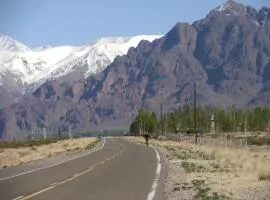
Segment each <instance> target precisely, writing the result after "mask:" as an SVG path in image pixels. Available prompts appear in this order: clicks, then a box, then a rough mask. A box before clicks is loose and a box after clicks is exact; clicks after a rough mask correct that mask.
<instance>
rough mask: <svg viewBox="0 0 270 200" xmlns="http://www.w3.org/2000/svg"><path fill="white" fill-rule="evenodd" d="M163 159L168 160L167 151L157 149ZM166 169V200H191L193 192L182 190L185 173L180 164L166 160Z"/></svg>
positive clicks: (168, 154)
mask: <svg viewBox="0 0 270 200" xmlns="http://www.w3.org/2000/svg"><path fill="white" fill-rule="evenodd" d="M158 149H159V152H161V153H162V154H163V155H165V156H164V157H166V158H168V156H170V153H169V151H168V150H167V149H165V148H162V147H159V148H158ZM166 164H167V167H168V176H167V178H166V180H165V188H164V192H165V197H166V200H192V199H193V196H194V192H193V190H183V189H182V186H183V185H184V184H185V183H186V172H185V170H184V169H183V168H182V166H181V164H179V163H173V162H170V161H169V160H168V159H166Z"/></svg>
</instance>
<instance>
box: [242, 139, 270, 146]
mask: <svg viewBox="0 0 270 200" xmlns="http://www.w3.org/2000/svg"><path fill="white" fill-rule="evenodd" d="M247 142H248V144H249V145H258V146H262V145H270V138H266V137H249V138H247Z"/></svg>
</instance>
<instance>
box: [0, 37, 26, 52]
mask: <svg viewBox="0 0 270 200" xmlns="http://www.w3.org/2000/svg"><path fill="white" fill-rule="evenodd" d="M0 51H11V52H27V51H30V49H29V48H28V47H27V46H25V45H24V44H22V43H20V42H18V41H16V40H13V39H12V38H10V37H8V36H5V35H1V34H0Z"/></svg>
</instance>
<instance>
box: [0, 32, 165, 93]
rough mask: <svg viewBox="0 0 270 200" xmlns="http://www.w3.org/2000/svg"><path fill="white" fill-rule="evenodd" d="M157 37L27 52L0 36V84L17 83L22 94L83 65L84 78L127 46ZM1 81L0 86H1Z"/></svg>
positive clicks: (47, 47)
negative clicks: (4, 80) (29, 88)
mask: <svg viewBox="0 0 270 200" xmlns="http://www.w3.org/2000/svg"><path fill="white" fill-rule="evenodd" d="M160 37H161V36H160V35H140V36H135V37H111V38H101V39H98V40H97V41H96V42H94V43H92V44H90V45H85V46H79V47H75V46H59V47H50V46H45V47H41V48H36V49H29V48H28V47H26V46H25V45H23V44H21V43H20V42H17V41H15V40H13V39H11V38H9V37H8V36H0V85H1V84H5V83H3V77H5V79H7V78H9V79H11V80H10V81H9V83H11V82H12V83H15V84H16V83H17V84H18V85H19V86H20V88H19V90H20V91H22V92H24V91H26V90H27V89H28V87H29V86H31V90H33V89H35V88H37V87H38V86H40V85H41V84H42V83H44V81H46V80H48V79H55V78H59V77H63V76H65V75H67V74H69V73H70V72H73V71H76V70H79V69H80V68H82V67H84V68H85V66H87V69H86V70H85V72H84V76H85V78H86V77H88V76H90V75H91V74H94V73H97V72H99V71H101V70H103V69H104V68H106V66H108V65H109V64H110V63H112V62H113V60H114V58H115V57H116V56H118V55H120V56H121V55H123V54H126V53H127V51H128V49H129V48H130V47H136V46H137V45H138V44H139V42H140V41H141V40H148V41H153V40H154V39H157V38H160ZM1 80H2V83H1Z"/></svg>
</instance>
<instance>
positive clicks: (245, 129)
mask: <svg viewBox="0 0 270 200" xmlns="http://www.w3.org/2000/svg"><path fill="white" fill-rule="evenodd" d="M244 131H245V143H246V149H247V147H248V144H247V118H246V117H245V128H244Z"/></svg>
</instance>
